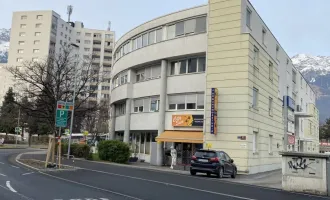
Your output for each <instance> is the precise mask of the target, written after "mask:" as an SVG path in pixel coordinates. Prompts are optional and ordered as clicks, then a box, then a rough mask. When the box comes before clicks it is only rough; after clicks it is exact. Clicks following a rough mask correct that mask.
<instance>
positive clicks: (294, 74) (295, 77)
mask: <svg viewBox="0 0 330 200" xmlns="http://www.w3.org/2000/svg"><path fill="white" fill-rule="evenodd" d="M296 79H297V72H296V71H295V70H292V82H294V83H296Z"/></svg>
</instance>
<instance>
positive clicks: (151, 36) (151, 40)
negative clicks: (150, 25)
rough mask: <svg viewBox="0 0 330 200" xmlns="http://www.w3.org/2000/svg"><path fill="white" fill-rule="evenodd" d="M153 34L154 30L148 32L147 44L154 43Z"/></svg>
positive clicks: (154, 34) (154, 33)
mask: <svg viewBox="0 0 330 200" xmlns="http://www.w3.org/2000/svg"><path fill="white" fill-rule="evenodd" d="M155 36H156V31H151V32H149V36H148V39H149V45H150V44H153V43H155V39H156V37H155Z"/></svg>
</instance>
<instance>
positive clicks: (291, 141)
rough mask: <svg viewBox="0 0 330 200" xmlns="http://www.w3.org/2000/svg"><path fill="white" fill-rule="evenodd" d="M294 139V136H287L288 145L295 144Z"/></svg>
mask: <svg viewBox="0 0 330 200" xmlns="http://www.w3.org/2000/svg"><path fill="white" fill-rule="evenodd" d="M295 139H296V138H295V136H293V135H289V134H288V143H289V144H295Z"/></svg>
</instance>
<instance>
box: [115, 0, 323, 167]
mask: <svg viewBox="0 0 330 200" xmlns="http://www.w3.org/2000/svg"><path fill="white" fill-rule="evenodd" d="M114 52H115V54H114V57H115V60H114V63H113V64H114V65H113V70H112V75H111V76H112V89H111V116H112V117H111V136H112V137H113V138H115V139H120V140H123V141H124V142H128V143H130V144H131V145H132V149H133V151H134V152H136V153H137V155H138V157H139V158H140V159H144V160H146V162H151V163H153V164H158V165H160V164H162V163H163V162H164V160H163V157H164V155H165V154H164V153H163V148H164V147H165V148H166V147H167V148H168V147H169V146H171V145H173V144H174V145H175V147H176V148H177V150H178V151H179V152H180V155H182V156H181V158H179V160H178V163H179V164H189V160H190V156H191V155H192V152H194V151H195V149H197V148H202V147H204V148H207V147H211V148H212V149H216V150H224V151H226V152H227V153H228V154H229V155H230V156H231V157H232V158H233V159H234V160H235V163H236V165H237V166H238V170H239V171H240V172H243V173H257V172H262V171H269V170H274V169H278V168H281V159H280V156H279V154H278V152H279V151H282V150H283V146H284V142H283V140H284V136H285V135H284V128H285V126H284V123H283V108H282V105H283V96H285V95H288V96H290V97H291V98H292V99H294V100H295V102H296V105H291V106H292V107H294V109H295V111H294V112H292V113H291V115H292V116H291V117H290V118H293V121H295V122H296V123H295V125H293V126H294V128H293V130H292V126H289V131H285V132H288V134H289V135H290V141H291V142H292V141H293V140H292V138H294V139H295V141H293V142H294V144H291V145H288V150H290V151H293V150H300V151H303V150H304V151H315V152H318V111H317V109H316V108H315V93H314V92H313V90H312V89H311V87H310V86H309V85H308V83H307V82H306V80H305V79H303V78H302V75H301V74H300V73H299V71H298V70H297V69H295V67H294V66H293V65H292V63H291V60H290V57H289V56H288V55H287V54H286V52H285V51H284V50H283V48H282V47H281V45H280V44H279V43H278V41H277V40H276V38H275V37H274V36H273V34H272V33H271V31H270V30H269V28H268V27H267V26H266V24H265V23H264V22H263V21H262V19H261V18H260V16H259V15H258V13H257V12H256V10H255V9H254V8H253V6H252V5H251V4H250V2H249V1H248V0H228V1H215V0H210V4H208V5H203V6H199V7H194V8H190V9H186V10H182V11H179V12H175V13H171V14H168V15H165V16H161V17H158V18H156V19H153V20H151V21H148V22H146V23H144V24H141V25H140V26H138V27H135V28H134V29H132V30H131V31H129V32H127V33H126V34H124V35H123V36H122V37H121V38H120V39H119V40H118V41H117V42H116V46H115V49H114ZM212 91H213V94H212ZM212 95H213V97H217V98H213V97H211V96H212ZM216 107H217V109H215V108H216ZM301 108H302V110H301ZM215 111H217V115H214V114H215ZM308 114H311V116H313V117H310V118H305V119H303V118H301V117H302V116H304V117H306V116H308ZM211 116H212V117H214V118H213V119H214V120H213V119H211ZM289 132H292V133H289ZM285 134H287V133H285ZM156 140H157V141H158V143H156ZM298 141H300V142H298Z"/></svg>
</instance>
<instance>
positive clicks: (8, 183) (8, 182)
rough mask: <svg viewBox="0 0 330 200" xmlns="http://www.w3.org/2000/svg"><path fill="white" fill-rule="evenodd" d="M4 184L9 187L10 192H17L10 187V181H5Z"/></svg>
mask: <svg viewBox="0 0 330 200" xmlns="http://www.w3.org/2000/svg"><path fill="white" fill-rule="evenodd" d="M6 186H7V188H9V189H10V191H12V192H14V193H16V192H17V191H16V190H14V188H12V187H11V185H10V181H6Z"/></svg>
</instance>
